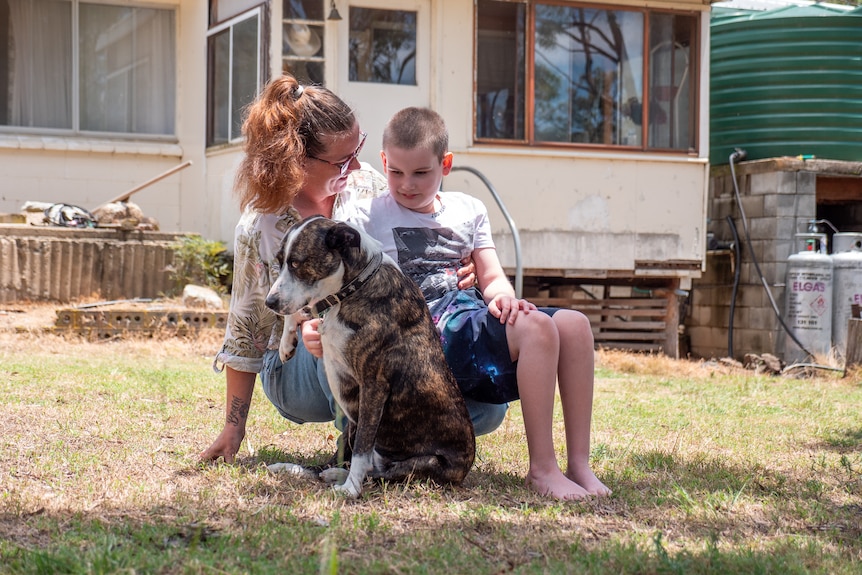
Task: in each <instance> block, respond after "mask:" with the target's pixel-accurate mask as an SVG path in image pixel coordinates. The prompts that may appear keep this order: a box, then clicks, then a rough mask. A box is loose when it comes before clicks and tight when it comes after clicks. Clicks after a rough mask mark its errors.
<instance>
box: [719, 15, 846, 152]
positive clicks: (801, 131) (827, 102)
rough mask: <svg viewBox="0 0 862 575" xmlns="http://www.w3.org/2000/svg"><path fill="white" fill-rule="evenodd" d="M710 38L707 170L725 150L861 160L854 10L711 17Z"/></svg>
mask: <svg viewBox="0 0 862 575" xmlns="http://www.w3.org/2000/svg"><path fill="white" fill-rule="evenodd" d="M710 33H711V37H712V39H711V42H710V52H711V54H710V58H711V61H710V68H711V69H710V139H709V140H710V162H711V163H712V164H726V163H728V157H729V156H730V154H731V153H732V152H733V151H734V149H735V148H744V149H745V150H746V151H747V152H748V158H747V159H749V160H756V159H763V158H773V157H780V156H799V155H805V156H815V157H817V158H822V159H832V160H847V161H862V9H856V10H852V11H848V10H844V9H841V8H839V7H835V6H832V7H827V6H822V5H818V4H814V5H811V6H804V7H802V6H791V7H785V8H778V9H775V10H769V11H765V12H745V11H737V12H735V13H730V12H728V11H719V12H717V13H716V14H715V15H714V16H713V18H712V19H711V23H710Z"/></svg>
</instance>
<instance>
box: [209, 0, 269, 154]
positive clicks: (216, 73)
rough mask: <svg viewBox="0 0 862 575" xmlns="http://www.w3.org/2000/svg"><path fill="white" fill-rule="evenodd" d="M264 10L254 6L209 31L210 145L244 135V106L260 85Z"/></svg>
mask: <svg viewBox="0 0 862 575" xmlns="http://www.w3.org/2000/svg"><path fill="white" fill-rule="evenodd" d="M261 29H262V11H261V9H260V8H255V9H253V10H250V11H248V12H245V13H243V14H240V15H239V16H236V17H234V18H231V19H229V20H227V21H225V22H222V23H221V24H218V25H216V26H214V27H212V28H211V29H210V31H209V33H208V35H207V146H213V145H218V144H229V143H233V142H236V141H238V140H239V139H240V137H241V136H242V122H243V110H244V109H245V107H246V106H248V105H249V104H250V103H251V102H252V101H253V100H254V98H255V97H256V96H257V93H258V91H259V89H260V87H261V82H262V80H261V79H262V77H263V74H262V72H261V66H262V63H263V62H264V61H265V60H264V58H263V57H262V51H263V48H262V44H263V42H262V41H261Z"/></svg>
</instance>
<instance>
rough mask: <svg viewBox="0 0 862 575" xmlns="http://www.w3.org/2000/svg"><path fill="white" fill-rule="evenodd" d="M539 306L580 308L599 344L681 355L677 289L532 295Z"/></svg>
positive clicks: (615, 347)
mask: <svg viewBox="0 0 862 575" xmlns="http://www.w3.org/2000/svg"><path fill="white" fill-rule="evenodd" d="M528 299H530V301H532V302H533V303H535V304H536V305H538V306H547V307H559V308H568V309H574V310H578V311H580V312H581V313H583V314H584V315H586V316H587V317H588V318H589V319H590V323H591V324H592V328H593V338H594V339H595V343H596V347H602V348H607V349H625V350H631V351H643V352H660V353H664V354H665V355H668V356H670V357H678V356H679V342H678V337H677V333H678V326H679V311H678V302H677V296H676V294H675V293H674V292H673V290H656V293H654V294H652V296H651V297H603V298H584V297H542V296H534V297H529V298H528Z"/></svg>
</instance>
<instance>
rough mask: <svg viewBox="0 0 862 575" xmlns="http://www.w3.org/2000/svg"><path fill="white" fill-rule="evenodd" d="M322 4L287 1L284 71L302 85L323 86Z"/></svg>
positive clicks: (318, 1)
mask: <svg viewBox="0 0 862 575" xmlns="http://www.w3.org/2000/svg"><path fill="white" fill-rule="evenodd" d="M323 9H324V7H323V0H284V22H283V24H282V54H283V56H282V71H283V72H284V73H285V74H291V75H292V76H294V77H295V78H296V79H297V80H299V82H300V83H302V84H320V85H321V86H322V85H323V84H324V75H323V73H324V70H325V68H324V57H323V54H324V52H323V25H324V20H323Z"/></svg>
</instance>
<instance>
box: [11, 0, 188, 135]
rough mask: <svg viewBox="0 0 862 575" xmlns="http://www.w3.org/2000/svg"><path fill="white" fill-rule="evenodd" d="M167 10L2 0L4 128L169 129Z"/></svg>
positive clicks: (171, 84) (172, 69) (171, 44)
mask: <svg viewBox="0 0 862 575" xmlns="http://www.w3.org/2000/svg"><path fill="white" fill-rule="evenodd" d="M175 36H176V35H175V15H174V11H173V10H164V9H156V8H139V7H131V6H122V5H111V4H105V3H98V4H96V3H89V2H81V1H79V0H37V1H33V0H0V81H2V84H0V126H4V127H14V128H15V131H16V132H21V131H35V132H45V131H50V132H57V131H59V132H60V133H65V132H68V133H87V134H100V135H118V134H134V135H136V136H142V135H150V136H171V135H173V134H174V132H175V129H174V123H175V116H176V114H175V109H176V63H175V61H176V48H175V44H176V39H175Z"/></svg>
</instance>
